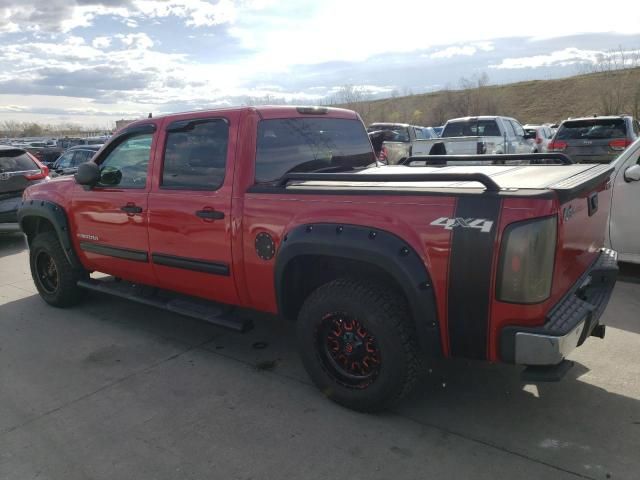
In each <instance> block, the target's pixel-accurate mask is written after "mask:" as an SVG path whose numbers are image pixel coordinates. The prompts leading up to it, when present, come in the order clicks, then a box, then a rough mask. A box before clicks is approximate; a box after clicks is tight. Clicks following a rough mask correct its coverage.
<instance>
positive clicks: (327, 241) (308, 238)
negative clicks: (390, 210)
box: [275, 223, 442, 357]
mask: <svg viewBox="0 0 640 480" xmlns="http://www.w3.org/2000/svg"><path fill="white" fill-rule="evenodd" d="M316 255H319V256H326V257H335V258H343V259H345V260H356V261H359V262H364V263H368V264H371V265H374V266H376V267H378V268H380V269H382V270H383V271H385V272H386V273H387V274H388V275H390V276H391V277H392V278H393V279H394V280H395V281H396V282H397V284H398V285H399V286H400V288H401V289H402V291H403V293H404V295H405V297H406V298H407V300H408V302H409V308H410V310H411V313H412V317H413V321H414V323H415V329H416V332H417V335H418V343H419V345H420V347H421V348H422V349H423V350H424V351H425V352H426V353H427V354H428V355H429V356H436V357H437V356H442V344H441V339H440V338H441V337H440V328H439V322H438V317H437V311H436V302H435V295H434V292H433V287H432V282H431V277H430V275H429V272H428V271H427V268H426V267H425V265H424V263H423V261H422V259H421V258H420V256H419V255H418V254H417V253H416V252H415V250H414V249H413V248H411V246H409V245H408V244H407V243H406V242H405V241H403V240H402V239H401V238H400V237H398V236H396V235H394V234H393V233H390V232H387V231H384V230H379V229H376V228H369V227H363V226H358V225H344V224H333V223H321V224H308V225H300V226H297V227H295V228H293V229H292V230H291V231H289V232H288V233H287V234H286V235H285V236H284V238H283V241H282V243H281V245H280V249H279V252H278V256H277V258H276V266H275V286H276V299H277V302H278V310H279V311H280V312H284V311H285V308H284V306H285V302H286V295H287V286H286V285H284V284H283V283H284V281H283V279H284V277H285V273H286V269H287V265H288V264H289V262H291V261H292V260H294V259H295V258H296V257H300V256H316Z"/></svg>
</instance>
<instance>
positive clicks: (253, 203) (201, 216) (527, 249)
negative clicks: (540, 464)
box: [18, 106, 617, 411]
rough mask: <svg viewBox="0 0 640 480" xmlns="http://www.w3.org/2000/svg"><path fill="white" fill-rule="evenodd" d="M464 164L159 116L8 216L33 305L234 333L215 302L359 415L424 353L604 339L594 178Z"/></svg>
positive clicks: (243, 116) (395, 391)
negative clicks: (278, 322) (105, 305)
mask: <svg viewBox="0 0 640 480" xmlns="http://www.w3.org/2000/svg"><path fill="white" fill-rule="evenodd" d="M556 156H557V155H556ZM560 157H562V156H560ZM483 158H484V159H487V160H488V161H487V163H489V164H488V165H480V166H478V165H471V166H470V165H449V166H446V165H445V166H441V165H439V166H430V165H429V162H428V161H425V162H422V164H420V162H417V163H418V164H419V165H417V164H415V162H414V163H412V162H408V163H407V164H406V165H394V166H380V165H378V164H377V163H376V161H375V158H374V154H373V151H372V147H371V143H370V141H369V139H368V136H367V133H366V130H365V128H364V126H363V124H362V122H361V120H360V118H359V117H358V115H357V114H355V113H354V112H351V111H348V110H340V109H330V108H319V107H281V106H279V107H255V108H253V107H243V108H231V109H224V110H212V111H199V112H193V113H184V114H175V115H168V116H165V117H160V118H153V119H145V120H141V121H138V122H136V123H133V124H131V125H129V126H127V127H126V128H124V129H123V130H121V131H120V132H119V133H118V134H117V135H115V136H114V137H113V138H112V139H111V140H110V141H109V142H108V143H107V144H106V145H105V146H104V147H103V148H102V149H101V150H100V152H98V153H97V154H96V156H95V157H94V159H93V160H92V161H91V162H88V163H86V164H83V165H80V167H79V170H78V172H77V173H76V174H75V176H74V177H71V176H68V177H59V178H56V179H53V180H52V181H50V182H47V183H43V184H39V185H35V186H32V187H29V188H28V189H27V190H26V191H25V194H24V196H23V200H22V206H21V208H20V210H19V214H18V217H19V222H20V225H21V227H22V230H23V231H24V232H25V234H26V236H27V240H28V244H29V247H30V264H31V272H32V275H33V279H34V282H35V285H36V287H37V289H38V291H39V293H40V295H41V296H42V298H43V299H44V300H45V301H46V302H48V303H49V304H51V305H53V306H56V307H68V306H71V305H74V304H76V303H77V302H79V301H80V300H81V299H82V298H83V297H84V293H85V292H86V290H97V291H101V292H107V293H111V294H114V295H119V296H122V297H126V298H130V299H132V300H137V301H140V302H144V303H147V304H150V305H154V306H157V307H161V308H165V309H168V310H171V311H174V312H178V313H181V314H185V315H191V316H193V317H197V318H202V319H205V320H207V321H210V322H213V323H215V324H218V325H222V326H225V327H229V328H233V329H236V330H239V331H243V330H246V329H247V328H249V327H250V325H248V324H247V323H246V322H244V321H242V320H238V319H237V317H234V315H233V314H232V313H229V309H225V308H221V307H220V305H221V304H222V305H227V306H233V305H235V306H241V307H246V308H250V309H254V310H258V311H263V312H270V313H273V314H279V315H280V316H282V317H284V318H285V319H287V320H289V321H291V322H293V323H294V324H295V328H296V330H297V335H298V347H299V351H300V355H301V357H302V360H303V363H304V365H305V367H306V369H307V371H308V373H309V375H310V377H311V378H312V380H313V381H314V383H315V384H316V385H317V386H318V387H319V388H320V390H321V391H322V392H324V393H325V394H326V395H327V396H329V397H330V398H331V399H332V400H334V401H336V402H338V403H340V404H342V405H345V406H347V407H350V408H353V409H357V410H361V411H376V410H380V409H383V408H385V407H388V406H389V405H391V404H392V403H393V402H395V401H397V400H398V399H400V398H401V397H403V396H404V395H406V394H407V393H408V392H409V391H410V390H411V388H412V386H413V385H414V384H415V383H416V381H417V380H418V378H419V377H418V372H419V364H420V361H421V360H423V359H425V358H429V357H467V358H474V359H482V360H487V361H490V362H507V363H514V364H520V365H526V366H529V367H530V368H536V367H537V368H539V367H540V366H544V367H548V368H552V369H554V368H559V367H556V366H558V365H560V366H562V365H564V364H565V363H564V359H565V357H566V355H567V354H569V352H571V350H573V349H574V348H575V347H576V346H578V345H581V344H582V343H583V342H584V341H585V340H586V338H587V337H589V336H590V335H594V334H595V335H599V336H602V335H603V333H604V327H603V326H601V325H600V324H599V318H600V316H601V314H602V311H603V310H604V308H605V306H606V304H607V302H608V299H609V296H610V294H611V291H612V289H613V285H614V283H615V279H616V272H617V267H616V255H615V252H613V251H611V250H606V249H603V248H602V246H603V242H604V230H605V224H606V221H607V211H608V204H609V197H610V191H609V190H608V189H609V176H610V174H611V167H609V166H608V165H515V164H512V165H510V164H509V162H510V160H511V159H510V158H509V156H508V155H507V156H505V155H500V160H501V162H502V163H503V164H501V165H491V164H490V163H491V162H490V157H489V156H484V157H483ZM518 161H519V162H520V163H522V158H519V160H518ZM448 163H451V162H448ZM92 272H102V273H106V274H109V275H110V276H111V278H106V279H105V278H100V279H96V278H92V277H91V276H90V274H91V273H92Z"/></svg>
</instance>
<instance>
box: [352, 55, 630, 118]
mask: <svg viewBox="0 0 640 480" xmlns="http://www.w3.org/2000/svg"><path fill="white" fill-rule="evenodd" d="M478 83H479V85H476V86H474V87H473V88H469V89H465V90H442V91H438V92H433V93H427V94H420V95H410V96H407V97H396V98H389V99H384V100H372V101H363V102H354V103H349V104H346V105H344V106H345V107H346V108H351V109H353V110H356V111H357V112H358V113H360V115H361V116H362V118H363V119H364V121H365V123H367V124H368V123H371V122H383V121H389V122H406V123H413V124H417V125H441V124H442V123H444V122H445V121H446V120H447V119H449V118H454V117H460V116H466V115H506V116H511V117H514V118H516V119H518V120H519V121H520V122H521V123H522V124H525V123H544V122H559V121H561V120H563V119H566V118H568V117H576V116H582V115H593V114H599V115H605V114H618V113H629V114H632V115H634V116H636V117H638V116H640V68H632V69H625V70H617V71H611V72H600V73H591V74H586V75H578V76H575V77H569V78H563V79H557V80H534V81H528V82H520V83H512V84H507V85H482V84H480V82H478Z"/></svg>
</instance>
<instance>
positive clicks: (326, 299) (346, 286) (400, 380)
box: [297, 279, 419, 412]
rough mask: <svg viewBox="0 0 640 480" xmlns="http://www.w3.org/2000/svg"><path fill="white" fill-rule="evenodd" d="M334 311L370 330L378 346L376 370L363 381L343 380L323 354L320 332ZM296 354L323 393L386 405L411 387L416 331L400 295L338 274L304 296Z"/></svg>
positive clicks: (365, 408) (347, 401) (366, 405)
mask: <svg viewBox="0 0 640 480" xmlns="http://www.w3.org/2000/svg"><path fill="white" fill-rule="evenodd" d="M332 312H346V313H347V314H349V315H352V316H353V317H354V318H357V319H358V322H359V323H360V324H361V325H362V326H363V327H364V328H365V329H366V330H367V331H368V332H370V333H371V335H372V337H373V338H374V339H375V342H376V344H377V345H378V347H379V352H380V365H379V371H378V373H377V376H376V377H375V379H374V380H373V381H371V383H370V384H367V385H366V386H358V387H354V386H348V385H345V384H343V383H341V382H340V381H339V380H338V379H337V378H336V376H335V374H333V373H332V372H331V371H330V370H331V369H330V368H328V367H327V365H326V361H325V360H323V358H324V357H323V355H326V353H325V352H323V351H322V347H321V346H320V345H319V343H320V341H319V339H318V336H319V333H320V332H321V331H322V328H321V327H322V323H323V322H324V321H325V319H326V318H327V316H329V315H332ZM297 338H298V345H299V349H300V356H301V357H302V361H303V363H304V366H305V368H306V370H307V373H308V374H309V376H310V377H311V379H312V380H313V382H314V383H315V385H316V386H317V387H318V388H319V389H320V391H322V392H323V393H324V394H325V395H326V396H327V397H329V398H330V399H331V400H333V401H334V402H336V403H339V404H340V405H343V406H345V407H347V408H350V409H353V410H358V411H361V412H377V411H381V410H385V409H387V408H389V407H390V406H392V405H393V404H394V403H396V402H398V400H400V399H401V398H403V397H404V396H406V395H407V394H408V393H409V392H410V391H411V390H412V389H413V387H414V385H415V383H416V380H417V377H418V371H419V355H418V348H417V345H416V342H415V332H414V328H413V327H412V323H411V320H410V314H409V310H408V307H407V305H406V301H405V300H404V298H403V297H402V296H401V295H400V294H398V293H396V292H393V291H389V289H388V288H386V287H383V286H380V285H378V284H375V283H370V282H368V281H365V280H358V279H337V280H333V281H331V282H329V283H327V284H325V285H323V286H321V287H319V288H318V289H316V290H315V291H314V292H313V293H311V295H309V297H308V298H307V299H306V300H305V302H304V304H303V305H302V308H301V310H300V313H299V315H298V322H297Z"/></svg>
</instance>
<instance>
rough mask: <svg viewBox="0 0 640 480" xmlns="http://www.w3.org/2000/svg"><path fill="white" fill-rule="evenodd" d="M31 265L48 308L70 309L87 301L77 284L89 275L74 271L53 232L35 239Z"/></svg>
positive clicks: (32, 273) (31, 248) (42, 234)
mask: <svg viewBox="0 0 640 480" xmlns="http://www.w3.org/2000/svg"><path fill="white" fill-rule="evenodd" d="M29 263H30V266H31V276H32V277H33V281H34V283H35V285H36V288H37V289H38V292H39V293H40V296H41V297H42V298H43V299H44V301H45V302H47V303H48V304H50V305H53V306H55V307H68V306H71V305H75V304H76V303H78V302H79V301H80V300H82V298H83V297H84V295H85V291H84V290H83V289H81V288H79V287H78V285H77V283H78V280H81V279H83V278H86V277H87V276H88V273H87V272H86V271H85V270H81V269H75V268H73V266H72V265H71V264H70V263H69V260H67V256H66V255H65V253H64V250H63V249H62V245H60V241H59V240H58V236H57V235H56V234H55V233H54V232H44V233H40V234H38V235H37V236H36V238H34V239H33V242H31V247H30V250H29Z"/></svg>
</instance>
